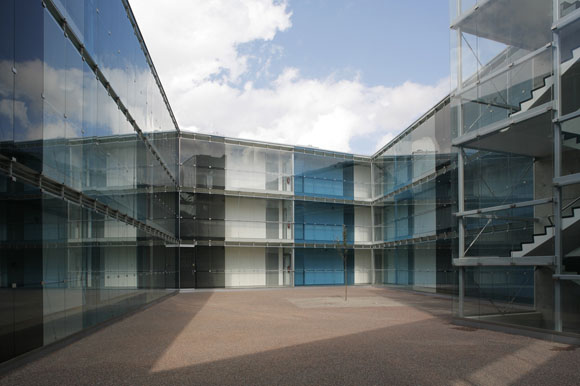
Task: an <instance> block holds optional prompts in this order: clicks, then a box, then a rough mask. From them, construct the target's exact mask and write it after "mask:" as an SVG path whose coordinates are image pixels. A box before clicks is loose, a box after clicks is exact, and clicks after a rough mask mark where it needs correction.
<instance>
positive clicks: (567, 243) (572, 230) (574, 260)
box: [511, 207, 580, 274]
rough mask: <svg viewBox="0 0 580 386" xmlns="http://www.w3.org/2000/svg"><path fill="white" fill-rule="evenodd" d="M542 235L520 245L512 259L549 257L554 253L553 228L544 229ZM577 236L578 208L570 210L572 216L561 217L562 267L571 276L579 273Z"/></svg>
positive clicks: (579, 221) (579, 211) (578, 225)
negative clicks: (520, 247) (563, 266)
mask: <svg viewBox="0 0 580 386" xmlns="http://www.w3.org/2000/svg"><path fill="white" fill-rule="evenodd" d="M544 231H545V232H544V233H543V234H539V235H534V239H533V241H532V242H529V243H522V249H521V250H519V251H512V252H511V256H512V257H525V256H549V255H553V253H554V252H553V251H554V226H553V225H550V226H546V227H544ZM578 235H580V207H576V208H573V209H572V214H571V215H569V216H563V217H562V244H563V255H564V261H563V263H564V265H565V267H566V271H570V273H572V274H578V273H580V248H579V247H578V245H579V243H578Z"/></svg>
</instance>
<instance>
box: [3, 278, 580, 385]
mask: <svg viewBox="0 0 580 386" xmlns="http://www.w3.org/2000/svg"><path fill="white" fill-rule="evenodd" d="M321 295H326V296H334V293H333V292H332V289H321V288H316V289H309V290H303V289H299V290H298V289H290V290H283V291H280V290H277V291H259V292H257V291H247V292H224V293H218V292H216V293H211V292H201V293H192V294H180V295H177V296H174V297H172V298H170V299H167V300H165V301H164V302H162V303H160V304H158V305H155V306H154V307H151V308H150V309H147V310H145V311H143V312H141V313H139V314H137V315H134V316H132V317H130V318H127V319H126V320H123V321H121V322H119V323H117V324H115V325H112V326H109V327H107V328H105V329H103V330H102V331H98V332H97V333H95V334H93V335H91V336H89V337H87V338H84V339H82V340H79V341H78V342H75V343H73V344H71V345H70V346H67V347H65V348H63V349H62V350H59V351H58V352H54V353H51V354H49V355H47V356H46V357H44V358H41V359H40V360H37V361H34V362H31V363H29V364H27V365H26V366H24V367H22V368H19V369H17V370H15V371H13V372H11V373H9V374H6V375H5V376H4V377H3V378H2V379H0V385H24V384H37V385H39V384H42V385H44V384H46V385H68V384H71V385H72V384H75V385H78V384H91V385H92V384H140V385H147V384H152V385H153V384H155V385H157V384H168V385H174V384H203V385H240V384H242V385H272V384H288V385H302V384H316V385H331V384H332V385H336V384H341V385H344V384H353V385H354V384H356V385H364V384H389V385H411V384H412V385H417V384H421V385H450V384H456V385H465V384H482V385H485V384H489V385H498V384H522V385H524V384H525V385H545V384H554V383H556V384H559V385H566V384H570V385H576V384H578V379H579V378H578V375H577V365H578V363H580V350H575V349H574V348H573V347H572V348H571V347H569V346H565V345H559V344H554V343H550V342H545V341H539V340H535V339H532V338H527V337H521V336H514V335H507V334H503V333H498V332H493V331H487V330H478V329H465V328H458V327H457V326H454V325H451V324H449V320H450V314H451V312H450V311H451V310H450V307H451V302H450V300H448V299H442V298H438V297H434V296H424V295H417V294H413V293H406V292H401V291H394V290H389V289H383V288H380V289H373V288H367V289H356V290H353V291H352V293H351V295H350V296H355V297H356V296H365V297H369V296H377V297H388V298H390V299H393V300H394V303H396V304H395V305H393V306H388V307H369V308H318V309H301V308H298V307H296V306H294V305H293V304H292V303H291V302H290V301H289V300H288V299H289V298H308V297H315V296H321ZM377 326H381V327H378V328H377ZM296 342H301V343H296ZM273 347H274V348H273Z"/></svg>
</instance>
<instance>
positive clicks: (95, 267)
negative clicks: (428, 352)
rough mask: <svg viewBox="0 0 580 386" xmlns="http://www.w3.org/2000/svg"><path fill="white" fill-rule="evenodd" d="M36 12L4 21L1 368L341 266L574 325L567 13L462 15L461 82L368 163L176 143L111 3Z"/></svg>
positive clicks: (576, 134)
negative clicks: (197, 303)
mask: <svg viewBox="0 0 580 386" xmlns="http://www.w3.org/2000/svg"><path fill="white" fill-rule="evenodd" d="M522 2H523V0H522ZM45 3H46V8H43V7H42V4H41V3H40V2H39V3H37V2H36V1H31V0H18V1H16V0H11V1H8V2H6V3H5V4H4V5H3V7H4V9H3V12H2V13H1V14H0V30H1V34H0V42H1V43H2V44H0V50H1V51H0V252H1V253H0V307H1V309H0V360H6V359H9V358H11V357H13V356H16V355H19V354H21V353H24V352H26V351H29V350H31V349H34V348H36V347H39V346H42V345H45V344H48V343H51V342H53V341H56V340H59V339H62V338H63V337H66V336H69V335H71V334H73V333H75V332H77V331H80V330H82V329H85V328H88V327H90V326H92V325H95V324H97V323H100V322H102V321H105V320H108V319H110V318H113V317H115V316H118V315H121V314H124V313H126V312H128V311H130V310H132V309H135V308H137V307H140V306H142V305H144V304H147V303H149V302H151V301H153V300H155V299H158V298H160V297H162V296H164V295H166V294H169V293H172V292H174V291H175V290H176V289H178V288H219V287H228V288H240V287H284V286H306V285H341V284H344V281H345V269H346V273H347V275H346V276H347V282H348V284H353V285H398V286H404V287H406V288H411V289H414V290H419V291H424V292H439V293H446V294H454V295H457V296H456V302H455V303H456V307H455V310H456V316H457V317H458V319H459V320H462V321H464V322H466V321H469V322H474V321H477V322H479V323H482V322H489V323H496V324H497V323H504V324H505V323H507V324H510V325H518V326H531V327H536V328H542V329H544V330H547V331H563V332H566V333H578V329H579V328H580V323H579V320H578V319H579V318H580V316H579V315H580V312H579V311H578V304H579V302H578V300H577V299H578V298H579V297H578V288H580V287H578V283H579V281H578V280H579V277H578V270H579V269H580V264H578V259H580V257H579V256H580V255H579V253H578V250H579V246H578V245H577V241H576V239H577V238H576V237H574V235H577V234H578V231H579V229H578V226H579V224H580V222H578V221H577V219H578V215H579V214H580V212H579V211H578V210H577V209H575V208H578V207H579V206H580V204H579V203H580V200H578V199H577V197H578V195H579V190H580V189H579V188H578V185H579V183H580V178H579V177H578V173H579V171H578V166H579V165H580V162H579V161H578V160H579V159H580V157H578V151H579V150H580V145H578V141H579V140H578V139H579V138H580V130H578V124H577V123H578V119H579V118H578V116H579V114H578V113H577V110H578V106H577V104H578V96H577V95H576V94H577V90H578V89H580V87H578V85H577V84H576V83H577V81H578V76H577V73H578V69H577V66H576V61H577V60H576V59H577V56H578V55H576V51H578V50H577V49H576V48H577V46H578V44H576V40H578V39H577V36H579V35H578V34H577V33H576V32H577V31H576V29H577V23H576V21H575V20H576V18H577V17H578V12H580V11H577V12H576V11H575V9H576V8H575V7H576V6H574V5H573V4H572V3H571V2H569V1H564V0H561V1H560V11H559V12H560V13H561V15H562V16H565V14H566V17H565V18H559V17H553V16H552V14H553V13H552V11H551V4H548V3H549V2H545V1H539V0H538V1H536V0H534V1H530V0H526V10H528V11H529V12H528V11H526V12H523V14H522V12H519V13H518V15H517V17H513V15H512V16H510V17H509V18H507V19H505V20H504V19H503V17H507V16H508V14H509V12H508V11H509V10H510V7H513V6H514V4H519V3H521V2H520V1H509V2H508V1H504V0H494V1H478V2H477V4H475V3H476V2H475V1H471V2H470V4H467V3H468V2H467V1H463V2H461V1H460V2H459V4H460V5H461V10H460V11H457V12H456V16H457V17H456V18H454V22H453V31H452V39H453V41H454V44H453V45H452V47H453V55H452V56H453V58H454V60H453V64H452V70H453V74H454V80H455V84H456V90H455V91H454V92H453V93H452V94H451V95H450V96H448V97H446V98H444V99H443V100H442V101H441V102H439V103H438V104H437V105H436V106H435V107H433V108H432V109H431V110H430V111H428V112H427V113H425V114H424V116H422V117H421V118H419V119H418V120H417V121H416V122H415V123H413V124H412V125H411V126H410V127H409V128H407V129H406V130H405V131H404V132H403V133H401V134H400V135H399V136H398V137H397V138H395V139H394V140H393V141H391V142H390V143H389V144H387V145H385V146H384V147H383V148H382V149H381V150H380V151H379V152H377V153H376V154H375V155H373V156H357V155H352V154H344V153H337V152H331V151H324V150H320V149H312V148H304V147H296V146H286V145H278V144H270V143H261V142H255V141H245V140H239V139H231V138H223V137H216V136H209V135H203V134H194V133H183V132H180V131H179V128H178V126H177V124H176V121H175V119H174V118H173V115H172V112H171V110H170V107H169V104H168V102H167V99H166V98H165V95H164V92H163V89H162V87H161V85H160V83H159V80H158V78H157V76H156V72H155V69H154V67H153V65H152V63H151V60H150V58H149V56H148V54H147V49H146V47H145V45H144V43H143V41H142V39H141V37H140V36H141V35H140V33H139V31H138V29H136V28H135V26H136V24H135V21H134V18H133V15H132V13H131V10H130V7H129V6H128V3H127V2H126V1H125V0H122V1H116V2H115V1H113V2H104V3H99V6H98V7H96V6H95V4H94V2H93V1H90V0H87V1H84V2H82V1H78V2H77V1H74V2H73V1H71V2H66V6H65V5H63V2H61V1H57V0H47V1H45ZM456 3H457V2H456V1H455V0H454V1H453V9H454V10H457V4H456ZM571 4H572V5H571ZM474 5H476V6H474ZM520 6H522V5H521V4H520ZM97 8H98V10H97ZM544 8H545V9H544ZM4 11H5V12H4ZM492 19H493V20H494V23H495V24H494V25H493V28H491V27H492V25H491V24H490V22H489V21H490V20H492ZM552 25H554V26H555V29H554V33H552V32H551V31H552V30H551V29H550V28H551V26H552ZM531 26H533V28H532V27H531ZM522 31H528V32H529V33H527V32H522ZM550 43H552V44H550ZM556 47H559V48H556ZM554 138H560V139H561V140H556V141H554ZM457 219H459V226H458V221H457ZM540 234H543V235H540ZM343 243H346V253H343V252H344V246H343ZM343 256H346V262H345V261H344V260H343ZM458 271H459V275H458Z"/></svg>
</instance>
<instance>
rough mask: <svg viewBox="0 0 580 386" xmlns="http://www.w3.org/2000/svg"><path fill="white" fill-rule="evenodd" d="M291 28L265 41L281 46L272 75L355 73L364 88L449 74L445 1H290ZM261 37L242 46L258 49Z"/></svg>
mask: <svg viewBox="0 0 580 386" xmlns="http://www.w3.org/2000/svg"><path fill="white" fill-rule="evenodd" d="M288 7H289V9H290V11H292V28H289V29H287V30H285V31H283V32H280V33H278V34H276V37H275V38H274V39H273V40H272V41H271V42H268V43H267V44H274V45H279V46H281V47H282V48H283V54H281V55H280V56H279V57H278V58H277V60H275V61H274V62H273V64H272V68H271V73H273V74H276V73H279V72H280V71H281V70H282V69H283V68H284V67H285V66H291V67H296V68H299V69H300V72H301V73H302V75H303V76H306V77H311V78H320V77H325V76H326V75H328V74H331V73H334V74H337V76H339V77H353V76H359V77H360V80H361V82H363V83H364V84H366V85H369V86H377V85H385V86H390V87H392V86H396V85H398V84H401V83H403V82H405V81H409V80H410V81H414V82H419V83H425V84H427V83H432V82H434V81H437V80H439V79H442V78H444V77H446V76H447V75H448V74H449V29H448V27H449V17H448V14H449V12H448V5H447V1H445V0H414V1H404V0H359V1H352V0H295V1H289V3H288ZM264 44H266V42H264V41H254V42H252V43H248V44H245V45H242V47H241V50H243V51H247V52H252V53H258V54H259V51H260V49H263V46H264Z"/></svg>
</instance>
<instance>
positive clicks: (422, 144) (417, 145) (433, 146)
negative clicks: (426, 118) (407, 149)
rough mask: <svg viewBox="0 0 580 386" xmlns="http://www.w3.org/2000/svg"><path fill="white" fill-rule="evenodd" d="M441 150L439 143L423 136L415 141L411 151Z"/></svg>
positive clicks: (428, 151) (429, 151)
mask: <svg viewBox="0 0 580 386" xmlns="http://www.w3.org/2000/svg"><path fill="white" fill-rule="evenodd" d="M437 151H439V148H438V145H437V143H435V141H434V140H433V138H430V137H423V138H419V139H416V140H414V141H413V143H412V145H411V152H412V153H413V154H414V153H435V152H437Z"/></svg>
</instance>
